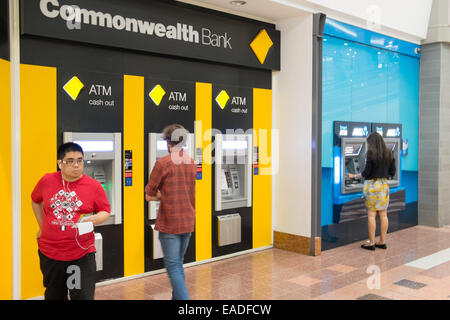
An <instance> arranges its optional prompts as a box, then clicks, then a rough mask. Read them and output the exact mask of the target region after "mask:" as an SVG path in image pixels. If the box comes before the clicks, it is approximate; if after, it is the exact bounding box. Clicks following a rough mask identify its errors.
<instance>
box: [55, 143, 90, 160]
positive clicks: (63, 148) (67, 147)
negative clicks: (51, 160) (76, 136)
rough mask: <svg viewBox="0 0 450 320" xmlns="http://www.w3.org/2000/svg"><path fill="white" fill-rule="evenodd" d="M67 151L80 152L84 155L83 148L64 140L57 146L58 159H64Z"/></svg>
mask: <svg viewBox="0 0 450 320" xmlns="http://www.w3.org/2000/svg"><path fill="white" fill-rule="evenodd" d="M67 152H81V154H82V155H83V156H84V152H83V148H81V146H80V145H79V144H77V143H73V142H66V143H63V144H62V145H60V146H59V148H58V160H62V159H64V157H65V156H66V153H67Z"/></svg>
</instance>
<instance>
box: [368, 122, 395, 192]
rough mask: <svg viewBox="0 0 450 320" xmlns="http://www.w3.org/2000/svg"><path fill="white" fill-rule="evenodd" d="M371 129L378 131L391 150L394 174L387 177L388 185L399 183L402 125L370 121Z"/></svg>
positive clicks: (393, 185)
mask: <svg viewBox="0 0 450 320" xmlns="http://www.w3.org/2000/svg"><path fill="white" fill-rule="evenodd" d="M372 131H376V132H378V133H379V134H380V135H381V136H382V137H383V139H384V143H385V144H386V147H388V148H389V149H391V150H392V154H393V156H394V159H395V168H396V170H395V176H394V177H389V180H388V181H389V187H391V188H392V187H397V186H399V185H400V175H401V169H400V166H401V162H400V160H401V151H402V125H401V124H395V123H394V124H388V123H372Z"/></svg>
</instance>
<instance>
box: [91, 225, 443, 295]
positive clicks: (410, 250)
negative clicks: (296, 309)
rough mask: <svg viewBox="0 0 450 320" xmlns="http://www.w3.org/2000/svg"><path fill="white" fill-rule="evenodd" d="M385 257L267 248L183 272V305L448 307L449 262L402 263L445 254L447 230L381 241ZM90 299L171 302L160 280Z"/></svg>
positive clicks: (419, 230)
mask: <svg viewBox="0 0 450 320" xmlns="http://www.w3.org/2000/svg"><path fill="white" fill-rule="evenodd" d="M386 243H387V246H388V249H387V250H382V249H377V250H375V251H368V250H363V249H361V248H360V244H361V243H354V244H350V245H347V246H344V247H339V248H336V249H333V250H328V251H325V252H322V255H320V256H318V257H310V256H306V255H301V254H297V253H292V252H288V251H283V250H279V249H269V250H264V251H260V252H255V253H251V254H247V255H242V256H237V257H233V258H230V259H226V260H221V261H216V262H212V263H208V264H202V265H197V266H192V267H189V268H186V269H185V272H186V282H187V287H188V290H189V293H190V295H191V299H195V300H197V299H202V300H211V299H213V300H215V299H220V300H236V299H239V300H240V299H242V300H247V299H262V300H265V299H270V300H279V299H283V300H284V299H288V300H296V299H301V300H305V299H319V300H323V299H326V300H348V299H360V300H362V299H378V300H379V299H394V300H414V299H416V300H417V299H420V300H424V299H439V300H450V261H448V262H445V263H442V264H440V265H437V266H435V267H433V268H431V269H428V270H424V269H420V268H416V267H410V266H406V265H405V264H407V263H409V262H412V261H415V260H418V259H420V258H423V257H426V256H429V255H432V254H434V253H436V252H439V251H442V250H444V249H447V248H449V247H450V228H449V227H444V228H441V229H435V228H429V227H423V226H417V227H413V228H409V229H405V230H401V231H398V232H394V233H391V234H389V235H388V239H387V242H386ZM95 298H96V299H102V300H103V299H104V300H111V299H112V300H122V299H132V300H143V299H150V300H160V299H164V300H166V299H170V298H171V287H170V282H169V279H168V277H167V274H166V273H162V274H157V275H152V276H147V277H145V278H140V279H135V280H129V281H123V282H119V283H115V284H111V285H107V286H100V287H98V288H97V289H96V295H95Z"/></svg>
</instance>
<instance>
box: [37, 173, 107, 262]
mask: <svg viewBox="0 0 450 320" xmlns="http://www.w3.org/2000/svg"><path fill="white" fill-rule="evenodd" d="M31 199H32V200H33V202H35V203H41V202H43V208H44V219H43V221H42V227H41V236H40V238H39V241H38V245H39V250H40V251H41V252H42V253H43V254H44V255H46V256H47V257H49V258H50V259H53V260H59V261H72V260H77V259H79V258H81V257H83V256H84V255H86V254H87V253H90V252H94V251H95V246H94V244H95V237H94V232H89V233H86V234H83V235H81V236H80V235H79V234H78V229H77V228H73V226H74V225H75V224H76V223H77V222H78V220H79V219H80V215H81V214H89V213H94V214H95V213H97V212H100V211H106V212H110V210H111V207H110V205H109V203H108V199H107V197H106V192H105V190H104V189H103V187H102V185H101V184H100V182H98V181H97V180H95V179H92V178H91V177H89V176H86V175H83V176H82V177H81V178H80V179H79V180H77V181H74V182H67V181H64V184H63V179H62V176H61V172H60V171H58V172H55V173H49V174H46V175H45V176H43V177H42V178H41V179H40V180H39V182H38V183H37V185H36V186H35V188H34V190H33V192H32V193H31Z"/></svg>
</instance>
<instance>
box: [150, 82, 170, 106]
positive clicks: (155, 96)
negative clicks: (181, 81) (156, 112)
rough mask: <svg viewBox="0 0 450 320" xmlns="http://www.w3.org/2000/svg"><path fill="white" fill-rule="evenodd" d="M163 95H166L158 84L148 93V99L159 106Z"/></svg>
mask: <svg viewBox="0 0 450 320" xmlns="http://www.w3.org/2000/svg"><path fill="white" fill-rule="evenodd" d="M165 95H166V92H165V91H164V89H163V88H162V87H161V85H159V84H158V85H157V86H155V87H154V88H153V89H152V91H151V92H150V93H149V96H150V98H151V99H152V100H153V102H154V103H155V104H156V105H157V106H159V104H160V103H161V100H162V99H163V98H164V96H165Z"/></svg>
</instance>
